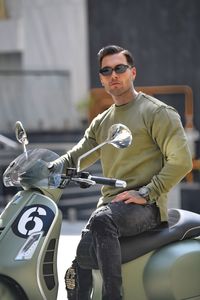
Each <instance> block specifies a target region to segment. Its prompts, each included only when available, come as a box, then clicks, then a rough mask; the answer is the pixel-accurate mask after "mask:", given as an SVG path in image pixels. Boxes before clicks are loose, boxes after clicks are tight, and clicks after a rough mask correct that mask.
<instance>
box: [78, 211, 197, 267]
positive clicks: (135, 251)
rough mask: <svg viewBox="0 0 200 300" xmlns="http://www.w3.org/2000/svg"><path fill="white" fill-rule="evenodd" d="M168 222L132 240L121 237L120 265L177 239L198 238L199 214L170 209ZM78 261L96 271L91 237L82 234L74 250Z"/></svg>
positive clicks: (88, 234)
mask: <svg viewBox="0 0 200 300" xmlns="http://www.w3.org/2000/svg"><path fill="white" fill-rule="evenodd" d="M168 216H169V218H168V222H164V223H162V224H161V225H160V226H158V227H156V228H154V229H153V230H150V231H148V232H144V233H141V234H138V235H136V236H131V237H121V238H120V239H119V240H120V245H121V254H122V263H126V262H129V261H131V260H133V259H135V258H137V257H139V256H142V255H144V254H146V253H148V252H150V251H153V250H155V249H158V248H160V247H162V246H164V245H167V244H170V243H173V242H175V241H179V240H185V239H189V238H192V237H197V236H199V235H200V215H199V214H197V213H194V212H190V211H186V210H182V209H169V210H168ZM77 258H78V262H79V264H80V265H82V267H85V268H92V269H98V264H97V260H96V255H95V251H94V248H93V245H92V234H91V232H90V231H89V232H88V233H87V234H85V235H84V238H83V239H82V242H81V243H80V244H79V246H78V249H77Z"/></svg>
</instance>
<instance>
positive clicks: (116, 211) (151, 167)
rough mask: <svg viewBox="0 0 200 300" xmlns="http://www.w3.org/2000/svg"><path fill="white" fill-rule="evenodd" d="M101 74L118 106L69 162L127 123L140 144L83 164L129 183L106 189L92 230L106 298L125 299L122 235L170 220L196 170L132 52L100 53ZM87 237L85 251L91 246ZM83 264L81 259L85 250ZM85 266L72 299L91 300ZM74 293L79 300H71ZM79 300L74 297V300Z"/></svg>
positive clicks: (107, 149) (178, 127) (109, 150)
mask: <svg viewBox="0 0 200 300" xmlns="http://www.w3.org/2000/svg"><path fill="white" fill-rule="evenodd" d="M98 59H99V66H100V70H99V76H100V80H101V83H102V85H103V86H104V88H105V90H106V91H107V93H109V94H110V95H111V96H112V98H113V103H114V104H113V105H112V106H111V107H110V108H108V109H107V110H106V111H105V112H103V113H102V114H100V115H98V116H97V117H96V118H95V119H94V120H93V121H92V123H91V125H90V126H89V128H88V129H87V130H86V132H85V135H84V137H83V139H82V140H81V141H80V142H79V143H78V144H77V145H76V146H75V147H74V148H73V149H72V150H71V151H69V152H68V153H67V154H66V155H65V156H63V158H64V159H65V162H66V163H65V166H66V167H67V166H76V163H77V159H78V157H79V156H80V155H81V154H83V153H85V152H86V151H88V150H89V149H91V148H93V147H95V146H97V145H98V144H99V143H101V142H102V141H104V140H105V139H106V136H107V132H108V128H109V127H110V126H111V125H112V124H115V123H122V124H124V125H126V126H127V127H128V128H129V129H130V130H131V132H132V136H133V143H132V145H131V146H129V147H128V148H126V149H122V150H118V149H116V148H114V147H112V146H111V145H106V146H104V147H103V148H102V149H101V150H98V151H96V152H95V153H93V154H92V155H91V156H89V157H88V158H86V159H85V160H84V161H83V164H82V165H81V166H82V167H86V166H89V165H90V164H91V163H94V162H95V161H96V160H97V159H100V160H101V164H102V170H103V175H104V176H105V177H114V178H118V179H122V180H125V181H126V182H127V187H126V188H125V189H123V188H113V187H109V186H104V187H103V189H102V197H101V199H100V200H99V202H98V209H97V210H96V211H95V212H94V213H93V214H92V216H91V218H90V219H89V221H88V224H87V231H88V232H89V233H90V234H91V235H92V243H93V248H94V251H95V256H96V261H97V264H98V267H99V269H100V271H101V274H102V278H103V291H102V299H103V300H119V299H122V293H121V287H122V277H121V252H120V244H119V237H121V236H132V235H136V234H139V233H141V232H144V231H148V230H151V229H152V228H155V227H156V226H158V225H159V224H160V223H161V222H162V221H167V217H168V216H167V193H168V192H169V190H170V189H171V188H172V187H173V186H174V185H176V184H177V183H178V182H180V181H181V179H182V178H183V177H184V176H185V175H186V174H187V173H188V172H189V171H190V170H191V169H192V160H191V155H190V152H189V149H188V145H187V140H186V136H185V133H184V129H183V127H182V124H181V120H180V116H179V115H178V113H177V112H176V110H175V109H174V108H172V107H169V106H168V105H166V104H164V103H163V102H161V101H159V100H157V99H155V98H153V97H150V96H148V95H146V94H144V93H141V92H137V91H136V90H135V88H134V80H135V78H136V68H135V66H134V60H133V57H132V55H131V53H130V52H129V51H127V50H124V49H123V48H121V47H119V46H115V45H111V46H107V47H105V48H103V49H101V50H100V51H99V53H98ZM86 236H87V233H86V235H83V237H82V239H81V241H80V244H79V248H81V247H83V245H84V243H85V242H84V240H85V237H86ZM77 261H78V262H79V261H80V258H79V251H78V253H77ZM76 265H77V278H78V281H79V282H78V286H79V287H78V292H77V294H76V296H75V294H74V295H73V296H72V294H73V293H69V295H68V296H69V299H81V300H86V299H87V300H88V299H90V291H91V284H92V282H91V280H92V279H91V270H87V269H83V268H81V267H80V264H79V263H76ZM70 295H71V296H70ZM70 297H71V298H70Z"/></svg>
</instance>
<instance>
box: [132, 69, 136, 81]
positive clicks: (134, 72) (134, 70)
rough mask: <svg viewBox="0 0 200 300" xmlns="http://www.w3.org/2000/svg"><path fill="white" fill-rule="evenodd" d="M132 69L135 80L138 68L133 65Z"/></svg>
mask: <svg viewBox="0 0 200 300" xmlns="http://www.w3.org/2000/svg"><path fill="white" fill-rule="evenodd" d="M131 71H132V76H133V80H135V77H136V74H137V72H136V68H135V67H133V68H132V70H131Z"/></svg>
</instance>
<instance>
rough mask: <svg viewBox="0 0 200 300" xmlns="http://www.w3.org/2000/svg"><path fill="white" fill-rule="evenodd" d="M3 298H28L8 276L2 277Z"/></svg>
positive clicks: (15, 299) (2, 299)
mask: <svg viewBox="0 0 200 300" xmlns="http://www.w3.org/2000/svg"><path fill="white" fill-rule="evenodd" d="M0 299H1V300H28V298H27V297H26V295H25V293H24V292H23V290H22V289H21V288H20V287H19V286H18V285H17V284H16V283H14V282H13V281H12V279H11V280H10V279H9V278H7V277H0Z"/></svg>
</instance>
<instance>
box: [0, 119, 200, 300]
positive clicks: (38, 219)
mask: <svg viewBox="0 0 200 300" xmlns="http://www.w3.org/2000/svg"><path fill="white" fill-rule="evenodd" d="M16 128H17V131H18V136H20V138H19V139H18V140H19V141H20V142H22V143H23V146H24V153H23V154H22V155H21V156H19V157H17V158H16V160H15V161H13V162H12V163H11V164H10V165H9V167H8V168H7V170H6V171H5V173H4V184H5V185H6V186H13V185H14V186H21V187H22V188H23V189H24V190H22V191H20V192H18V193H17V194H16V195H15V196H14V197H13V199H12V200H11V201H10V202H9V203H8V205H7V206H6V207H5V209H4V210H3V212H2V214H1V215H0V299H1V300H19V299H20V300H56V299H57V293H58V276H57V250H58V243H59V237H60V229H61V223H62V214H61V212H60V211H59V209H58V206H57V203H58V201H59V199H60V196H61V194H62V192H61V191H62V189H63V188H64V187H66V185H67V184H69V183H70V181H74V182H76V183H77V184H80V185H82V184H86V185H92V184H96V183H100V184H102V183H103V184H109V185H111V184H112V185H115V186H116V185H117V184H118V186H119V185H121V186H123V187H124V182H123V181H119V180H117V179H107V178H102V177H96V176H93V177H92V176H90V174H89V173H86V172H83V173H82V172H80V170H79V172H77V170H76V169H68V172H67V174H62V173H61V169H62V167H63V166H61V167H60V169H59V170H56V172H53V171H51V170H49V166H48V163H49V162H51V161H52V160H55V159H56V158H58V155H57V154H55V153H53V152H52V151H49V150H46V149H39V150H37V149H36V150H30V151H28V152H27V151H26V148H25V145H26V143H27V140H26V139H27V137H26V134H25V132H24V129H23V127H22V126H21V124H18V125H17V126H16ZM116 134H119V137H120V138H119V139H118V136H116ZM122 137H123V138H124V141H122ZM129 142H130V140H129V139H128V134H127V131H124V127H123V126H121V124H120V126H115V127H114V131H113V132H111V133H110V139H108V140H107V143H109V144H116V146H117V147H118V146H119V147H122V148H123V147H125V146H127V145H128V144H129ZM104 144H105V143H103V145H104ZM98 147H100V146H98ZM94 150H95V148H94ZM88 153H89V154H90V153H91V151H89V152H88ZM85 156H86V155H84V157H85ZM79 164H80V161H79ZM84 187H85V186H84ZM169 217H170V218H169V226H166V227H164V228H157V229H155V231H154V230H153V231H151V232H146V233H144V234H140V235H138V236H135V237H128V238H123V239H121V240H120V243H121V251H122V275H123V300H132V299H135V300H186V299H188V300H189V299H190V300H191V299H193V300H200V239H199V238H198V236H200V215H198V214H195V213H192V212H187V211H183V210H178V209H172V210H170V211H169ZM92 272H93V292H92V295H91V297H92V300H100V299H101V290H102V278H101V275H100V272H99V270H98V268H96V269H95V268H94V269H93V271H92Z"/></svg>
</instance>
